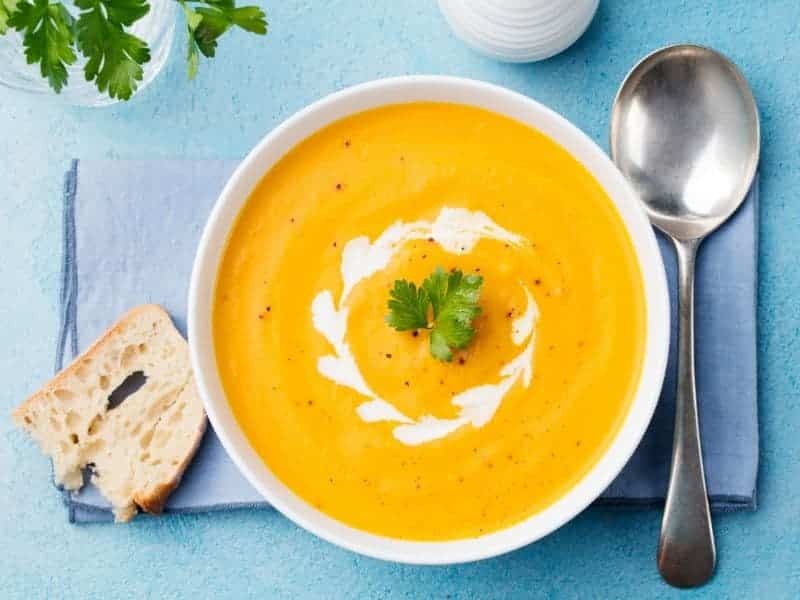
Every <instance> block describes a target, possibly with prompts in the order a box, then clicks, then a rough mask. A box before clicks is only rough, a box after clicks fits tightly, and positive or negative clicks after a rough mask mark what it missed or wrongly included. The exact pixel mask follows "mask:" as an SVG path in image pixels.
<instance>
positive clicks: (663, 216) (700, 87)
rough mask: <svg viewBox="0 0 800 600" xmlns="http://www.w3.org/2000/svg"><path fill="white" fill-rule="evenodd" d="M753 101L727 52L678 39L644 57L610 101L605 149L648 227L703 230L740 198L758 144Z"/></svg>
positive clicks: (689, 233) (688, 235)
mask: <svg viewBox="0 0 800 600" xmlns="http://www.w3.org/2000/svg"><path fill="white" fill-rule="evenodd" d="M759 140H760V135H759V120H758V110H757V108H756V102H755V99H754V98H753V94H752V93H751V91H750V88H749V86H748V85H747V81H745V79H744V77H743V76H742V74H741V73H740V72H739V70H738V69H737V68H736V66H735V65H733V63H731V62H730V61H729V60H728V59H727V58H725V57H724V56H722V55H721V54H719V53H717V52H715V51H713V50H710V49H708V48H704V47H702V46H693V45H680V46H671V47H669V48H664V49H662V50H658V51H656V52H654V53H653V54H650V55H649V56H647V57H645V58H644V59H643V60H642V61H641V62H639V63H638V64H637V65H636V66H635V67H634V68H633V69H632V70H631V72H630V74H629V75H628V77H627V78H626V80H625V83H624V84H623V86H622V87H621V88H620V91H619V93H618V94H617V98H616V100H615V101H614V111H613V113H612V118H611V154H612V156H613V158H614V161H615V162H616V163H617V166H618V167H619V168H620V170H621V171H622V172H623V173H624V174H625V175H626V176H627V177H628V179H629V180H630V182H631V183H632V184H633V186H634V188H635V189H636V191H637V192H638V194H639V196H640V197H641V199H642V201H643V202H644V204H645V207H646V208H647V211H648V213H649V215H650V219H651V221H652V222H653V224H654V225H656V226H657V227H658V228H659V229H661V230H662V231H664V232H665V233H667V234H669V235H671V236H673V237H676V238H679V239H694V238H699V237H702V236H704V235H708V234H709V233H710V232H712V231H713V230H714V229H716V228H717V227H719V226H720V225H721V224H722V223H723V222H724V221H725V220H726V219H727V218H728V217H730V216H731V215H732V214H733V212H734V211H735V210H736V209H737V208H738V207H739V205H740V204H741V202H742V201H743V200H744V198H745V196H746V193H747V190H748V189H749V187H750V184H751V183H752V180H753V177H754V175H755V172H756V166H757V164H758V156H759V150H760V142H759Z"/></svg>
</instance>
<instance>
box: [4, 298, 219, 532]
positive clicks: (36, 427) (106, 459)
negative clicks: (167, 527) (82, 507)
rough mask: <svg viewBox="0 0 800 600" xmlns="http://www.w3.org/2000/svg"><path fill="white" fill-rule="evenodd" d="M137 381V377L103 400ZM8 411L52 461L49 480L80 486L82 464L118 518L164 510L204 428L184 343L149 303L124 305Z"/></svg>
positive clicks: (166, 317)
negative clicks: (114, 399) (125, 392)
mask: <svg viewBox="0 0 800 600" xmlns="http://www.w3.org/2000/svg"><path fill="white" fill-rule="evenodd" d="M142 376H143V377H142ZM136 379H138V380H139V382H141V381H142V380H143V379H144V384H143V385H142V386H141V387H140V388H139V389H138V390H136V391H135V392H133V393H132V394H131V395H129V396H128V397H127V398H125V399H124V401H123V402H122V403H121V404H119V405H118V406H112V405H111V401H110V397H111V394H112V392H114V390H116V389H117V388H118V387H119V386H120V385H121V384H122V383H123V382H126V386H130V384H131V383H132V382H133V381H134V380H136ZM124 387H125V386H123V389H124ZM115 396H116V394H115ZM13 419H14V422H15V423H16V424H17V425H18V426H19V427H21V428H23V429H24V430H25V431H27V432H28V433H29V434H30V435H31V436H32V437H33V439H35V440H36V441H37V442H38V443H39V446H40V447H41V449H42V451H43V452H44V453H45V454H47V455H48V456H50V457H51V458H52V459H53V470H54V473H55V479H56V483H57V484H58V485H61V486H63V487H64V488H66V489H68V490H75V489H78V488H80V487H81V486H82V485H83V473H82V469H84V468H85V467H89V470H90V472H91V477H92V483H94V484H95V485H96V486H97V487H98V488H99V489H100V491H101V492H102V493H103V495H104V496H105V497H106V498H107V499H108V500H109V501H110V502H111V504H112V506H113V510H114V517H115V519H116V520H117V521H128V520H130V519H131V518H132V517H133V516H134V515H136V513H137V507H138V508H141V509H142V510H144V511H146V512H149V513H160V512H161V511H162V510H163V508H164V504H165V503H166V501H167V497H168V496H169V495H170V493H171V492H172V491H173V490H174V489H175V488H176V487H177V485H178V483H179V482H180V479H181V476H182V475H183V472H184V470H185V469H186V467H187V465H188V464H189V461H190V460H191V459H192V456H193V455H194V453H195V451H196V450H197V447H198V445H199V444H200V440H201V439H202V437H203V433H204V432H205V429H206V414H205V410H204V409H203V404H202V402H201V401H200V397H199V396H198V394H197V389H196V387H195V382H194V377H193V376H192V371H191V366H190V364H189V349H188V346H187V344H186V341H185V340H184V339H183V337H181V335H180V333H178V331H177V329H175V327H174V326H173V324H172V321H171V319H170V317H169V315H168V314H167V313H166V311H164V309H162V308H161V307H160V306H156V305H152V304H150V305H143V306H139V307H136V308H134V309H132V310H130V311H129V312H128V313H126V314H125V315H124V316H123V317H122V318H121V319H120V320H119V321H118V322H117V323H116V324H115V325H114V326H113V327H111V329H109V330H108V331H107V332H106V333H105V334H104V335H103V336H102V337H101V338H100V339H99V340H97V341H96V342H95V343H94V344H92V346H91V347H90V348H89V349H88V350H87V351H86V352H84V353H83V354H81V355H80V356H79V357H78V358H76V359H75V360H74V361H73V363H72V364H71V365H69V366H68V367H67V368H65V369H64V370H63V371H61V372H60V373H59V374H58V375H56V376H55V377H54V378H53V379H52V380H51V381H50V382H49V383H48V384H47V385H45V386H44V387H43V388H42V389H41V390H39V391H38V392H36V393H35V394H33V395H32V396H31V397H30V398H28V399H27V400H26V401H25V402H24V403H23V404H21V405H20V406H19V407H17V409H16V410H15V411H14V413H13Z"/></svg>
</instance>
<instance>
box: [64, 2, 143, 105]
mask: <svg viewBox="0 0 800 600" xmlns="http://www.w3.org/2000/svg"><path fill="white" fill-rule="evenodd" d="M75 5H76V6H78V8H80V9H82V12H81V14H80V16H79V17H78V21H77V25H76V32H77V40H78V48H79V49H80V51H81V52H82V53H83V54H84V55H85V56H86V57H87V58H88V59H89V60H88V62H87V63H86V66H85V67H84V74H85V75H86V80H87V81H94V82H95V83H96V85H97V89H98V90H100V91H101V92H108V95H109V96H111V97H112V98H120V99H122V100H128V99H129V98H130V97H131V95H132V94H133V92H135V91H136V88H137V87H138V86H139V83H138V82H140V81H141V80H142V76H143V74H144V71H143V69H142V65H143V64H145V63H146V62H147V61H149V60H150V50H149V48H148V47H147V44H146V43H145V42H144V41H142V40H141V39H139V38H138V37H136V36H135V35H132V34H130V33H127V32H126V31H125V30H124V29H123V27H124V26H128V25H131V24H132V23H134V22H135V21H137V20H138V19H141V18H142V17H143V16H144V15H145V14H147V11H149V10H150V5H149V4H147V0H75Z"/></svg>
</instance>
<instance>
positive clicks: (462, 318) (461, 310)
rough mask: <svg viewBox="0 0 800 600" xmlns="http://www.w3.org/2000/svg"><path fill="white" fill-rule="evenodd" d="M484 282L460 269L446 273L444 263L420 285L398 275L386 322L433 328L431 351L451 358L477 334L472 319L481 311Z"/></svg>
mask: <svg viewBox="0 0 800 600" xmlns="http://www.w3.org/2000/svg"><path fill="white" fill-rule="evenodd" d="M482 285H483V277H481V276H480V275H464V273H462V272H461V271H459V270H458V269H454V270H452V271H450V272H449V273H447V272H445V270H444V269H442V267H436V270H435V271H434V272H433V273H432V274H431V275H430V276H429V277H428V278H427V279H425V281H423V282H422V285H421V286H419V287H417V286H416V285H414V284H413V283H412V282H409V281H406V280H405V279H398V280H396V281H395V282H394V287H393V288H392V290H391V292H389V293H390V296H391V298H390V299H389V302H388V308H389V314H388V315H386V322H387V323H388V324H389V326H390V327H393V328H394V329H396V330H397V331H412V330H413V331H416V330H418V329H428V330H430V335H431V337H430V350H431V354H432V355H433V356H434V357H435V358H438V359H439V360H443V361H447V362H449V361H451V360H453V349H456V350H460V349H462V348H466V347H467V346H468V345H469V343H470V342H471V341H472V338H473V337H474V336H475V328H474V327H473V326H472V322H473V321H474V320H475V318H476V317H477V316H478V315H479V314H481V308H480V306H478V300H479V299H480V295H481V286H482ZM429 312H431V313H432V314H433V321H431V320H430V319H429V318H428V313H429Z"/></svg>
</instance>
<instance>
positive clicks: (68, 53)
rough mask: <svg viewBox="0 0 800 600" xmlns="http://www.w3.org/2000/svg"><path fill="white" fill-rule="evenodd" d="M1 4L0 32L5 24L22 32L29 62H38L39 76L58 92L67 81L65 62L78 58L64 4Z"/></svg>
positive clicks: (34, 0) (0, 0)
mask: <svg viewBox="0 0 800 600" xmlns="http://www.w3.org/2000/svg"><path fill="white" fill-rule="evenodd" d="M12 2H13V5H12ZM0 6H2V8H0V33H3V32H4V29H7V28H8V26H11V27H13V28H14V29H16V30H17V31H19V32H20V33H22V34H23V37H22V45H23V47H24V48H25V59H26V60H27V61H28V64H36V63H38V64H39V71H40V73H41V74H42V77H45V78H46V79H47V82H48V83H49V84H50V87H51V88H53V90H55V92H56V93H58V92H60V91H61V88H63V87H64V85H66V83H67V65H71V64H73V63H74V62H75V60H76V59H77V57H76V56H75V52H74V51H73V49H72V44H73V41H74V38H73V35H72V28H73V25H74V20H73V18H72V16H71V15H70V14H69V13H68V12H67V9H66V8H64V5H63V4H61V3H54V4H51V3H50V0H31V1H28V0H23V1H22V2H16V1H15V0H11V2H9V0H0ZM12 11H14V12H12ZM3 28H4V29H3Z"/></svg>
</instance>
